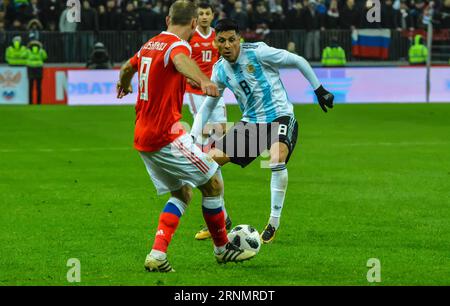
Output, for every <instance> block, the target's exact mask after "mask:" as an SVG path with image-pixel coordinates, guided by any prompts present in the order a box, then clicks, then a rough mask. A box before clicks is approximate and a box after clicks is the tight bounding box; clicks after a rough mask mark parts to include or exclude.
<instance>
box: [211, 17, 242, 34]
mask: <svg viewBox="0 0 450 306" xmlns="http://www.w3.org/2000/svg"><path fill="white" fill-rule="evenodd" d="M214 29H215V30H216V34H219V33H220V32H226V31H235V32H236V34H239V26H238V24H237V23H236V21H234V20H233V19H229V18H225V19H220V20H219V21H217V23H216V26H215V27H214Z"/></svg>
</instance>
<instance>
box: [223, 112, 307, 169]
mask: <svg viewBox="0 0 450 306" xmlns="http://www.w3.org/2000/svg"><path fill="white" fill-rule="evenodd" d="M297 136H298V123H297V120H296V119H295V118H294V117H293V116H283V117H279V118H277V119H275V120H274V121H273V122H271V123H248V122H243V121H241V122H239V123H237V124H236V125H235V126H234V127H233V128H231V129H230V130H229V131H228V132H227V134H226V135H225V136H224V137H222V138H221V139H218V140H217V141H216V142H215V147H216V148H217V149H219V150H221V151H222V152H224V153H225V154H226V155H227V156H229V157H230V160H231V162H232V163H233V164H237V165H240V166H241V167H242V168H244V167H246V166H247V165H249V164H250V163H251V162H252V161H254V160H255V159H256V158H257V157H258V156H259V155H261V153H262V152H264V151H265V150H269V149H270V147H271V146H272V145H273V144H274V143H276V142H282V143H284V144H286V145H287V146H288V148H289V155H288V157H287V159H286V163H287V162H288V161H289V158H290V157H291V154H292V152H293V151H294V148H295V145H296V143H297Z"/></svg>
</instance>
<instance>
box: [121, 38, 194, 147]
mask: <svg viewBox="0 0 450 306" xmlns="http://www.w3.org/2000/svg"><path fill="white" fill-rule="evenodd" d="M179 53H184V54H186V55H187V56H190V54H191V47H190V46H189V43H188V42H186V41H185V40H182V39H181V38H179V37H178V36H177V35H175V34H173V33H170V32H165V31H164V32H161V34H159V35H157V36H155V37H153V38H152V39H150V40H149V41H148V42H147V43H145V44H144V45H143V46H142V48H141V49H140V50H139V52H138V53H136V55H134V57H132V58H131V60H130V63H131V65H132V66H133V67H134V68H135V69H136V70H137V71H138V77H139V92H138V98H137V104H136V126H135V132H134V147H135V148H136V149H137V150H139V151H145V152H153V151H158V150H160V149H161V148H162V147H164V146H166V145H168V144H169V143H171V142H173V141H174V140H175V139H177V138H178V137H179V136H181V135H183V134H184V133H185V131H184V129H183V127H182V125H181V123H179V120H180V119H181V117H182V116H181V108H182V106H183V95H184V91H185V89H186V78H185V77H184V76H183V75H182V74H181V73H179V72H178V70H176V68H175V66H174V64H173V62H172V59H173V57H174V56H175V55H177V54H179Z"/></svg>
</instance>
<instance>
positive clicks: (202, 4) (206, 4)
mask: <svg viewBox="0 0 450 306" xmlns="http://www.w3.org/2000/svg"><path fill="white" fill-rule="evenodd" d="M197 6H198V8H201V9H204V10H206V9H211V12H213V13H214V9H213V7H212V5H211V4H210V3H209V2H200V3H199V4H198V5H197Z"/></svg>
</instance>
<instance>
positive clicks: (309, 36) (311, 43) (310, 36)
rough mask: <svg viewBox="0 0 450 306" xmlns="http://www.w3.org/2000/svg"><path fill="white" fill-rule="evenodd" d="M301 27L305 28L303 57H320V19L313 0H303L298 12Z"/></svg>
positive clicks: (313, 58) (309, 58)
mask: <svg viewBox="0 0 450 306" xmlns="http://www.w3.org/2000/svg"><path fill="white" fill-rule="evenodd" d="M300 20H301V22H302V24H303V29H305V30H306V38H305V57H306V58H307V59H308V60H317V59H319V58H320V27H321V24H320V21H321V16H320V15H319V14H318V13H317V12H316V2H315V1H314V0H304V1H303V9H302V11H301V13H300Z"/></svg>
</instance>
